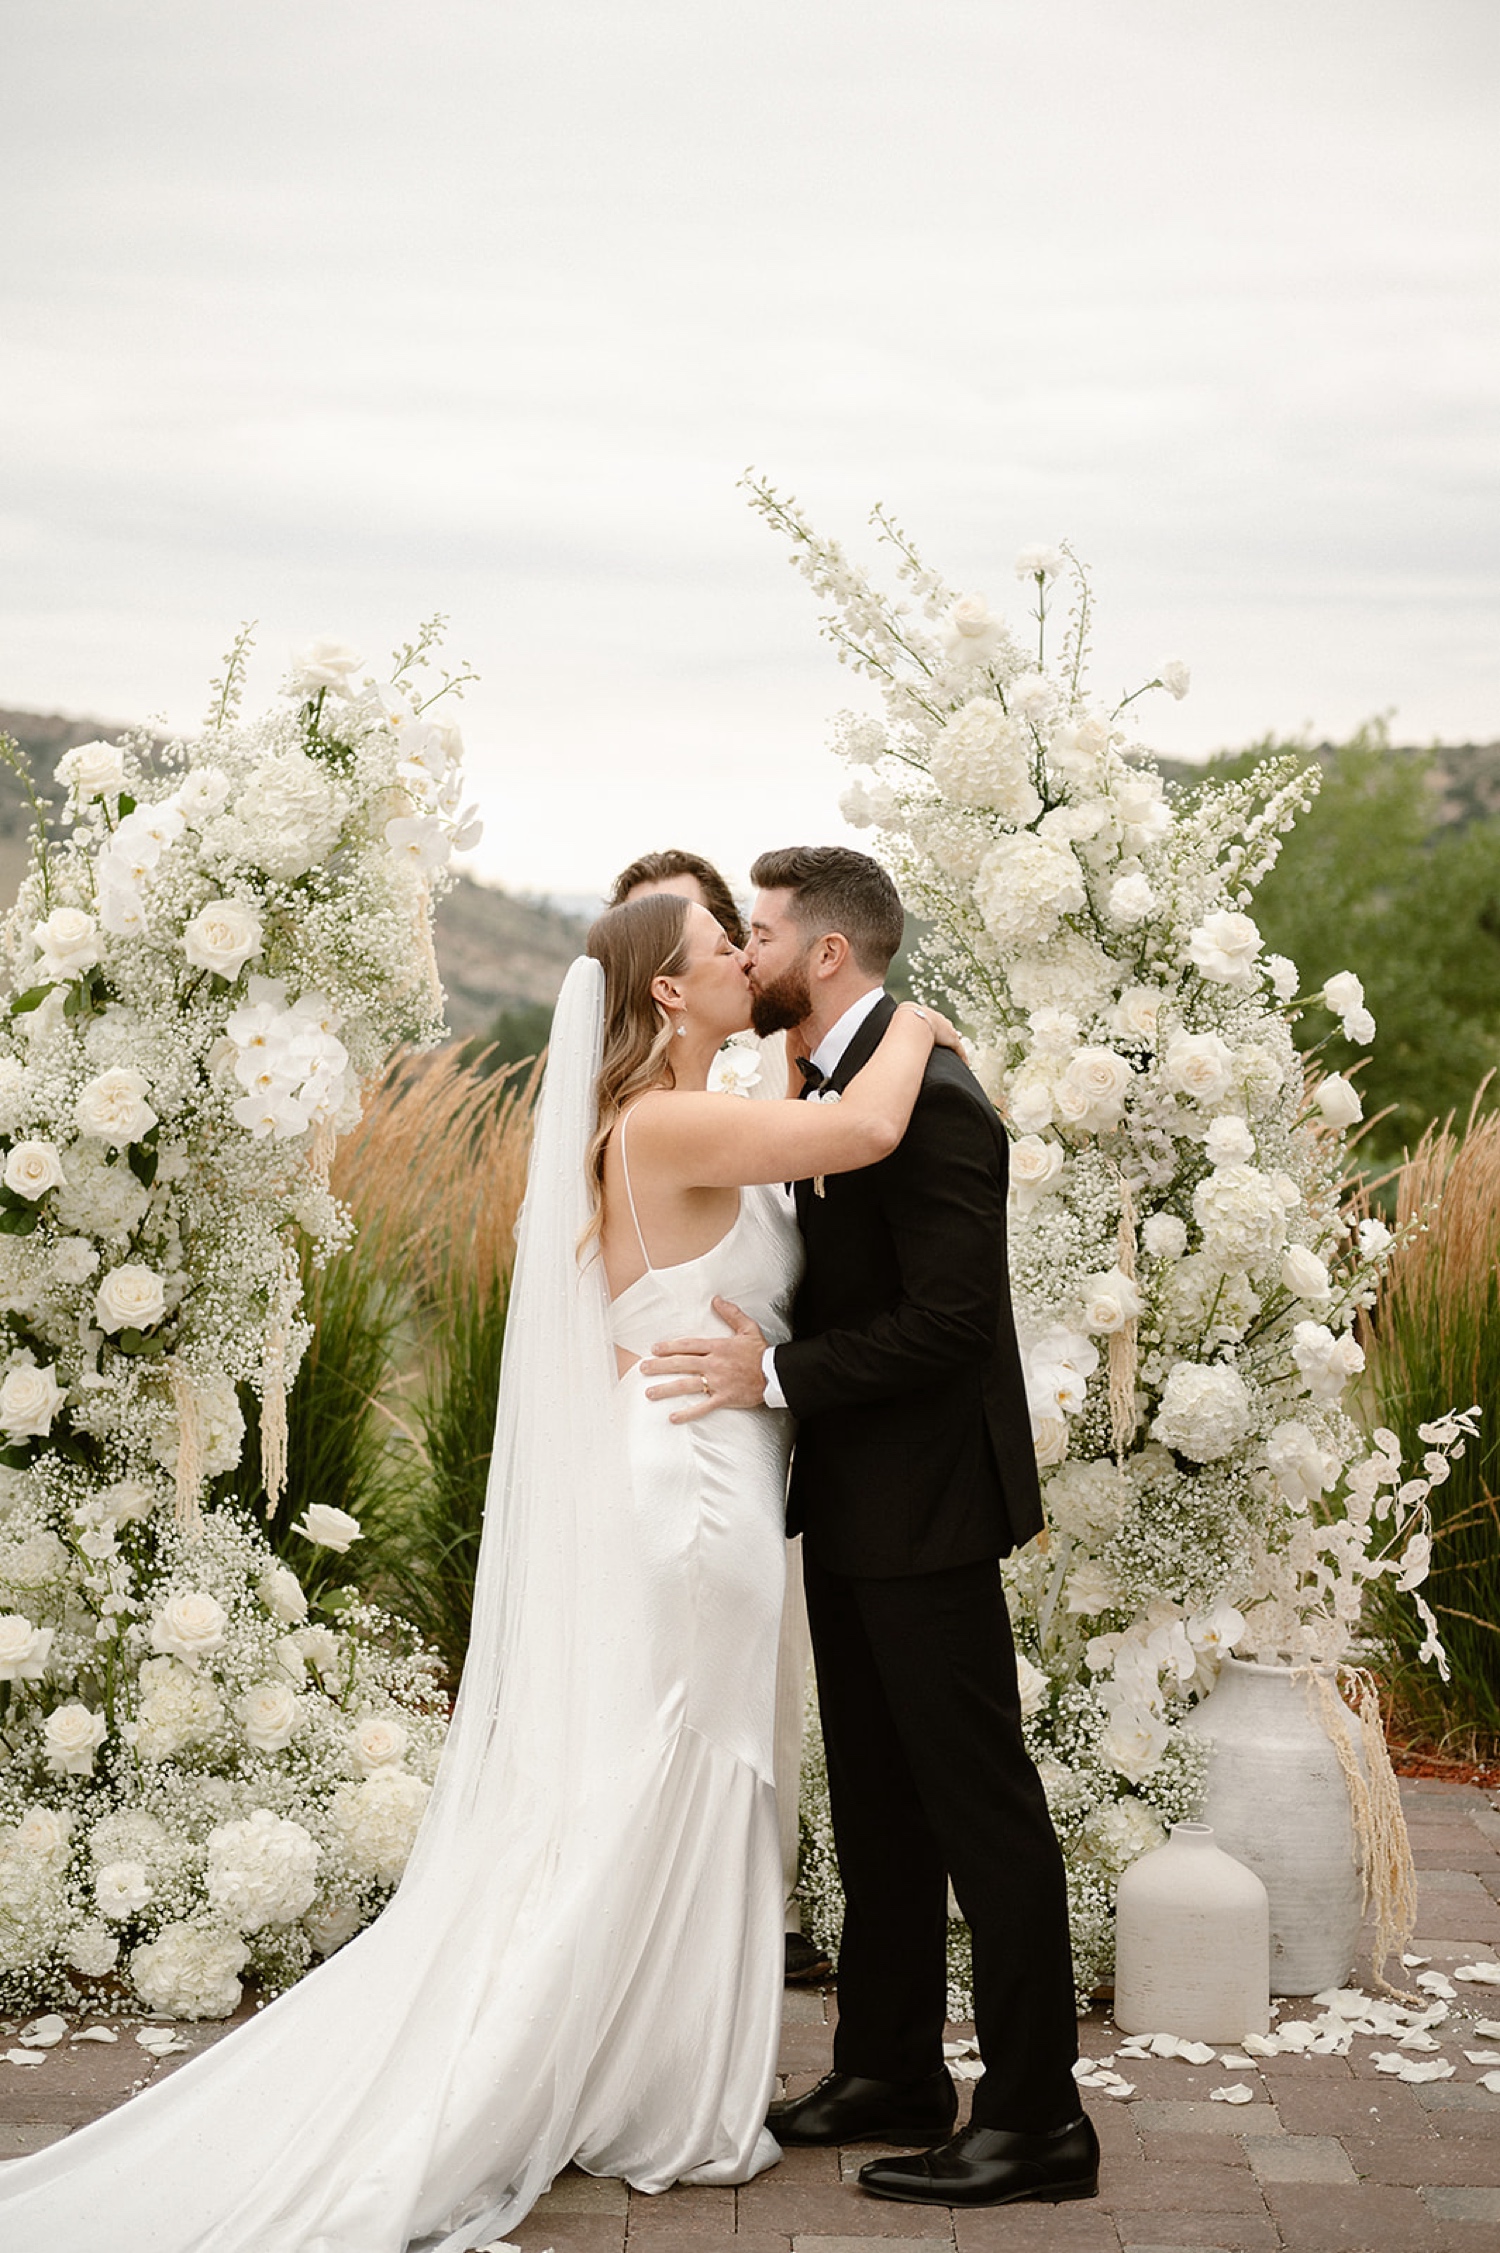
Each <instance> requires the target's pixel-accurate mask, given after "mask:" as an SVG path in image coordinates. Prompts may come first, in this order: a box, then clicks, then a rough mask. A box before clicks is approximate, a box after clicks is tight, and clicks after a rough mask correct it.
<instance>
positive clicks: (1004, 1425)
mask: <svg viewBox="0 0 1500 2253" xmlns="http://www.w3.org/2000/svg"><path fill="white" fill-rule="evenodd" d="M894 1009H895V1003H894V1002H892V1001H891V1000H890V999H889V998H888V997H882V999H881V1000H880V1001H879V1002H878V1003H877V1005H876V1006H875V1008H874V1009H873V1010H872V1011H871V1012H870V1015H869V1016H868V1017H867V1018H866V1019H865V1021H864V1023H863V1024H862V1025H861V1026H860V1027H859V1029H858V1031H857V1032H856V1033H855V1035H854V1038H853V1040H852V1041H851V1042H850V1044H849V1047H848V1049H847V1050H846V1052H845V1054H844V1056H843V1058H842V1059H841V1061H840V1063H839V1065H838V1068H837V1070H836V1071H835V1072H834V1073H833V1075H832V1077H831V1079H830V1080H829V1083H828V1084H829V1086H830V1087H831V1088H833V1089H835V1090H842V1089H843V1088H845V1087H847V1085H848V1083H849V1081H850V1080H851V1079H853V1077H854V1075H855V1073H856V1072H857V1071H858V1070H859V1069H860V1067H861V1065H863V1064H865V1063H867V1062H868V1061H869V1059H870V1057H871V1056H872V1055H873V1054H874V1052H875V1050H876V1048H877V1047H878V1046H879V1043H880V1038H881V1035H882V1034H883V1033H884V1031H885V1028H886V1026H887V1024H888V1023H889V1022H890V1019H891V1016H892V1013H893V1011H894ZM1007 1153H1008V1144H1007V1142H1006V1139H1005V1131H1004V1129H1003V1128H1002V1126H1001V1124H1000V1121H999V1120H998V1118H997V1117H996V1116H995V1109H994V1105H993V1104H992V1103H991V1102H990V1101H989V1099H988V1098H987V1096H986V1095H985V1093H984V1091H983V1089H982V1088H981V1087H980V1086H979V1083H978V1081H977V1080H976V1079H975V1078H974V1075H973V1073H972V1072H970V1071H969V1070H968V1068H967V1066H965V1065H964V1064H962V1063H960V1061H959V1059H958V1057H957V1056H956V1055H955V1054H954V1052H953V1050H952V1049H949V1048H938V1049H934V1051H933V1054H932V1058H931V1061H930V1062H929V1064H928V1066H927V1072H926V1076H925V1078H924V1080H923V1083H922V1089H921V1093H920V1094H919V1095H918V1097H917V1104H916V1109H915V1110H914V1111H913V1113H912V1117H911V1124H910V1126H909V1127H908V1128H907V1130H906V1134H905V1136H904V1138H903V1140H902V1142H901V1144H900V1146H899V1147H898V1148H897V1149H896V1150H895V1151H893V1153H892V1154H891V1156H890V1157H888V1158H886V1159H884V1160H883V1161H882V1162H881V1163H880V1164H879V1165H874V1166H867V1167H865V1168H864V1169H863V1170H862V1171H861V1172H859V1173H846V1174H834V1175H831V1176H830V1177H829V1179H828V1181H827V1183H826V1186H825V1192H824V1194H823V1195H822V1196H818V1195H816V1194H815V1193H814V1190H813V1185H812V1183H811V1182H809V1181H801V1182H798V1184H797V1190H796V1196H797V1218H798V1221H799V1222H800V1224H801V1228H802V1235H803V1239H804V1241H805V1243H806V1246H807V1266H806V1270H805V1273H804V1276H803V1281H802V1287H801V1289H800V1290H799V1292H798V1294H797V1301H796V1306H795V1308H794V1310H793V1315H792V1332H793V1341H794V1342H793V1343H792V1344H790V1345H786V1346H782V1347H781V1348H780V1350H779V1351H778V1353H777V1355H776V1374H777V1378H778V1380H779V1381H780V1384H781V1388H782V1390H783V1392H784V1393H785V1394H786V1397H787V1403H788V1405H789V1407H790V1408H791V1409H792V1411H793V1413H794V1414H795V1415H796V1417H797V1424H798V1439H797V1452H796V1456H795V1458H794V1460H793V1464H792V1480H791V1490H790V1494H789V1496H788V1506H787V1531H788V1532H789V1533H801V1534H802V1535H803V1547H804V1549H805V1551H806V1553H807V1555H808V1556H810V1557H811V1558H813V1559H814V1560H815V1562H816V1563H818V1564H820V1565H823V1566H826V1567H827V1569H828V1570H829V1571H831V1572H845V1573H860V1574H866V1575H869V1576H871V1577H877V1576H879V1577H885V1576H887V1575H895V1574H898V1573H927V1572H937V1571H940V1570H942V1569H943V1568H944V1567H946V1566H948V1565H961V1564H973V1563H975V1562H976V1561H977V1560H978V1559H980V1558H983V1557H1000V1556H1004V1555H1006V1554H1007V1552H1008V1551H1010V1550H1011V1549H1014V1548H1018V1547H1019V1546H1020V1545H1021V1544H1022V1543H1023V1542H1025V1541H1029V1540H1030V1539H1031V1537H1032V1535H1033V1534H1034V1533H1036V1532H1038V1531H1039V1530H1040V1528H1041V1523H1042V1506H1041V1499H1040V1496H1039V1493H1038V1490H1037V1476H1036V1459H1035V1457H1034V1455H1033V1453H1032V1446H1031V1419H1030V1417H1029V1415H1028V1413H1027V1408H1026V1390H1025V1386H1024V1384H1023V1382H1022V1377H1021V1364H1020V1358H1019V1355H1018V1353H1017V1350H1016V1333H1015V1325H1014V1323H1013V1321H1012V1318H1011V1307H1010V1287H1009V1281H1008V1278H1007V1274H1006V1264H1005V1194H1006V1185H1007Z"/></svg>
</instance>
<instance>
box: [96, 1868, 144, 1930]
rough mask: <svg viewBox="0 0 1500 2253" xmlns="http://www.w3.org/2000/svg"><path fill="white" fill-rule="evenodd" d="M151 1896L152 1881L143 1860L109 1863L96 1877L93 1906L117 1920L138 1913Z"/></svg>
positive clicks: (101, 1913)
mask: <svg viewBox="0 0 1500 2253" xmlns="http://www.w3.org/2000/svg"><path fill="white" fill-rule="evenodd" d="M150 1898H151V1880H150V1878H149V1877H148V1876H147V1874H146V1869H145V1865H144V1864H143V1863H141V1862H106V1863H105V1865H104V1867H103V1868H102V1869H101V1870H100V1871H99V1872H98V1874H97V1875H96V1877H95V1879H94V1906H95V1908H96V1909H97V1910H98V1911H99V1914H100V1916H101V1917H112V1918H114V1919H115V1920H116V1921H117V1922H118V1920H119V1919H121V1918H123V1917H133V1916H138V1915H139V1914H140V1912H141V1910H142V1909H144V1908H145V1906H146V1903H147V1902H148V1901H149V1900H150Z"/></svg>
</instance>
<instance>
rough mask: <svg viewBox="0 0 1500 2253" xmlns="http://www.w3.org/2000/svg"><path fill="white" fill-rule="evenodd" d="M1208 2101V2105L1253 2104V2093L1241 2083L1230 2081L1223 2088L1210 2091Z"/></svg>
mask: <svg viewBox="0 0 1500 2253" xmlns="http://www.w3.org/2000/svg"><path fill="white" fill-rule="evenodd" d="M1210 2055H1212V2052H1210ZM1208 2101H1209V2103H1210V2104H1253V2103H1254V2101H1255V2091H1254V2090H1253V2089H1252V2088H1249V2087H1247V2085H1246V2084H1245V2082H1243V2081H1231V2082H1230V2083H1229V2084H1228V2085H1227V2087H1225V2088H1222V2089H1210V2090H1209V2092H1208Z"/></svg>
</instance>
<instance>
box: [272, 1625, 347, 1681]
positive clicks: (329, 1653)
mask: <svg viewBox="0 0 1500 2253" xmlns="http://www.w3.org/2000/svg"><path fill="white" fill-rule="evenodd" d="M282 1643H286V1644H289V1645H290V1646H291V1649H292V1651H295V1652H296V1654H297V1656H298V1658H299V1659H301V1660H302V1662H303V1664H304V1665H305V1666H311V1667H313V1668H315V1669H316V1671H317V1672H318V1673H319V1674H321V1675H322V1676H323V1677H324V1679H325V1680H331V1679H332V1677H333V1676H334V1675H335V1674H336V1673H337V1671H338V1663H339V1639H338V1637H337V1635H335V1633H334V1631H333V1629H332V1628H331V1627H299V1628H298V1629H297V1630H296V1632H295V1633H294V1634H291V1635H283V1636H282V1638H281V1643H278V1644H277V1646H276V1649H277V1655H278V1656H280V1655H281V1645H282ZM282 1664H283V1665H285V1666H286V1668H287V1672H288V1673H292V1672H293V1669H292V1667H291V1664H290V1655H288V1657H287V1658H284V1659H283V1660H282Z"/></svg>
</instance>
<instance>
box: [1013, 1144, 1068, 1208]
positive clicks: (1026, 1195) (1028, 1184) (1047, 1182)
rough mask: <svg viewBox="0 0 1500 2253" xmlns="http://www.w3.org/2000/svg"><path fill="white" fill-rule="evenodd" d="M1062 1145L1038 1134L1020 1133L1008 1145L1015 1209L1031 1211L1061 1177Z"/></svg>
mask: <svg viewBox="0 0 1500 2253" xmlns="http://www.w3.org/2000/svg"><path fill="white" fill-rule="evenodd" d="M1063 1163H1064V1161H1063V1153H1062V1147H1061V1145H1060V1144H1059V1143H1056V1142H1045V1141H1043V1139H1042V1137H1041V1136H1040V1135H1039V1134H1023V1135H1021V1136H1020V1137H1019V1139H1018V1140H1016V1141H1015V1142H1013V1143H1012V1144H1011V1146H1010V1188H1011V1195H1012V1196H1013V1197H1014V1199H1015V1201H1016V1205H1017V1208H1018V1210H1020V1211H1021V1212H1030V1210H1031V1208H1032V1206H1033V1205H1034V1204H1036V1202H1037V1200H1038V1199H1039V1198H1041V1197H1044V1196H1045V1195H1046V1194H1047V1191H1048V1190H1049V1189H1052V1188H1054V1187H1055V1186H1056V1184H1057V1183H1058V1182H1059V1181H1060V1180H1061V1179H1062V1173H1063Z"/></svg>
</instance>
